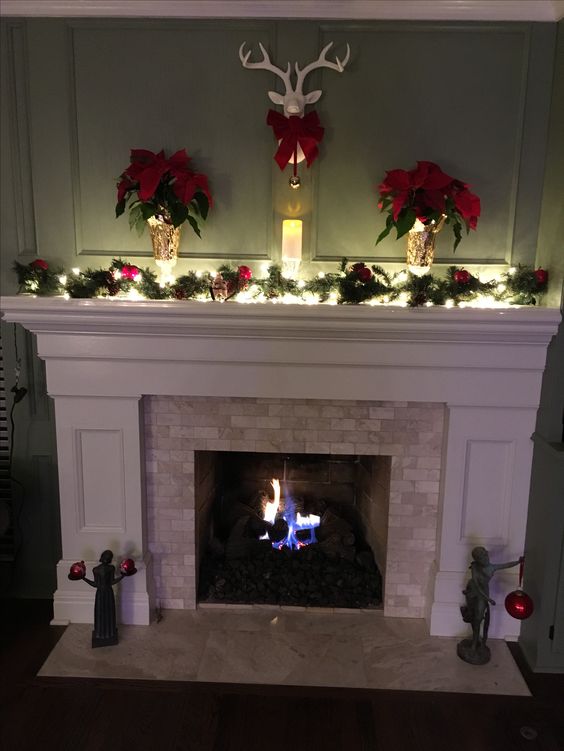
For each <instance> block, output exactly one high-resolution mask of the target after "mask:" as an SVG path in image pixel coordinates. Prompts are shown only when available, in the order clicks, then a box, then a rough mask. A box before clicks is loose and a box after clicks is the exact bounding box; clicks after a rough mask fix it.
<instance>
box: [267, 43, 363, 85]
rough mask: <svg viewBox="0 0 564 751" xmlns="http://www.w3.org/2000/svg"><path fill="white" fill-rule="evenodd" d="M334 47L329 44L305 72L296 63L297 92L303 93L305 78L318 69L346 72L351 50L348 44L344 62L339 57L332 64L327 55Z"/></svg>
mask: <svg viewBox="0 0 564 751" xmlns="http://www.w3.org/2000/svg"><path fill="white" fill-rule="evenodd" d="M261 46H262V45H261ZM332 46H333V42H329V44H327V45H326V46H325V47H324V48H323V49H322V50H321V54H320V55H319V57H318V58H317V60H315V61H314V62H312V63H310V64H309V65H306V66H305V68H304V69H303V70H300V69H299V66H298V64H297V63H296V74H297V76H298V80H297V82H296V91H299V92H301V91H302V87H303V84H304V80H305V77H306V76H307V75H308V73H311V71H312V70H315V69H316V68H331V70H336V71H337V73H342V72H343V71H344V69H345V65H346V64H347V63H348V61H349V57H350V55H351V48H350V47H349V45H348V44H347V54H346V55H345V59H344V60H343V62H341V61H340V60H339V58H338V57H335V62H334V63H332V62H330V61H329V60H327V59H326V55H327V53H328V52H329V50H330V49H331V47H332Z"/></svg>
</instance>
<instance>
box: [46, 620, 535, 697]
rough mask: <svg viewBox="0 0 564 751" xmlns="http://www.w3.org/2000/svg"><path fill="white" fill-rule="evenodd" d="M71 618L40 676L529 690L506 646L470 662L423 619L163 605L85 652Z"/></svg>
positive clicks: (84, 638)
mask: <svg viewBox="0 0 564 751" xmlns="http://www.w3.org/2000/svg"><path fill="white" fill-rule="evenodd" d="M90 628H91V627H90V626H88V625H86V624H80V625H79V624H75V625H71V626H69V627H68V628H67V630H66V631H65V633H64V634H63V636H62V638H61V640H60V641H59V642H58V643H57V645H56V647H55V648H54V650H53V651H52V652H51V654H50V656H49V657H48V659H47V661H46V662H45V664H44V665H43V667H42V668H41V670H40V672H39V675H40V676H53V677H65V678H71V677H72V678H84V677H88V678H124V679H143V680H171V681H204V682H220V683H255V684H270V685H286V686H332V687H348V688H371V689H398V690H404V691H452V692H459V693H478V694H509V695H514V696H530V693H529V690H528V688H527V686H526V684H525V681H524V680H523V677H522V676H521V674H520V672H519V670H518V668H517V666H516V665H515V663H514V661H513V658H512V657H511V653H510V652H509V649H508V648H507V645H506V644H505V643H504V642H502V641H499V640H494V641H491V642H490V647H491V650H492V660H491V662H490V663H489V664H488V665H482V666H480V667H476V666H474V665H469V664H468V663H465V662H463V661H462V660H460V659H459V658H458V657H457V655H456V641H457V640H456V639H451V638H445V637H433V636H428V635H427V626H426V624H425V622H424V621H423V620H420V619H406V618H401V619H400V618H384V617H383V616H382V615H380V614H378V613H371V612H358V613H354V614H347V613H329V614H325V613H318V612H311V611H308V612H305V611H304V612H291V611H289V610H285V609H283V608H282V609H280V608H270V609H266V608H264V607H263V608H259V607H257V606H254V607H250V608H248V609H247V610H244V609H238V608H234V607H233V608H227V609H216V608H213V609H205V610H195V611H186V610H184V611H178V610H167V611H164V617H163V620H162V621H161V622H160V623H155V624H152V625H151V626H122V627H121V629H120V639H121V641H120V644H119V645H118V646H117V647H103V648H100V649H96V650H92V649H91V648H90V643H89V638H90Z"/></svg>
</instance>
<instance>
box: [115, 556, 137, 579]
mask: <svg viewBox="0 0 564 751" xmlns="http://www.w3.org/2000/svg"><path fill="white" fill-rule="evenodd" d="M119 570H120V571H121V573H122V574H123V575H124V576H133V574H136V573H137V569H136V568H135V561H134V560H133V558H125V559H124V560H123V561H122V562H121V563H120V564H119Z"/></svg>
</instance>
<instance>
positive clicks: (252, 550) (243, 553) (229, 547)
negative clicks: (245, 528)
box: [225, 537, 271, 561]
mask: <svg viewBox="0 0 564 751" xmlns="http://www.w3.org/2000/svg"><path fill="white" fill-rule="evenodd" d="M270 547H271V545H270V542H269V540H253V539H251V538H250V537H241V538H238V539H231V538H229V540H227V543H226V545H225V558H226V560H228V561H232V560H236V559H238V558H250V557H251V556H254V555H259V554H260V553H261V552H264V550H268V549H270Z"/></svg>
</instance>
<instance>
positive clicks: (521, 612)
mask: <svg viewBox="0 0 564 751" xmlns="http://www.w3.org/2000/svg"><path fill="white" fill-rule="evenodd" d="M505 609H506V610H507V612H508V613H509V615H510V616H512V617H513V618H517V619H518V620H519V621H523V620H525V618H528V617H529V616H530V615H532V613H533V610H534V609H535V606H534V603H533V601H532V599H531V598H530V597H529V595H528V594H526V592H523V590H522V589H516V590H515V591H514V592H510V593H509V594H508V595H507V597H506V598H505Z"/></svg>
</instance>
